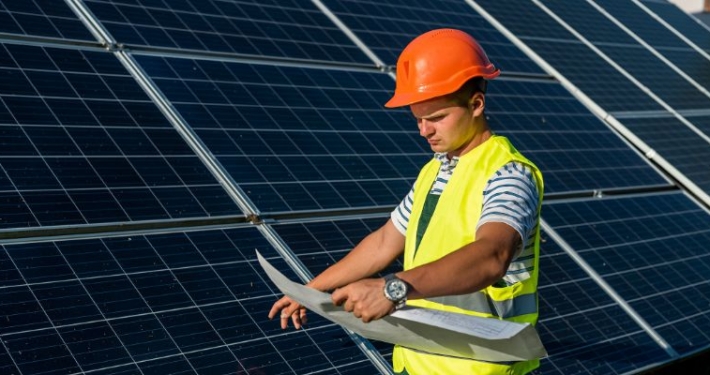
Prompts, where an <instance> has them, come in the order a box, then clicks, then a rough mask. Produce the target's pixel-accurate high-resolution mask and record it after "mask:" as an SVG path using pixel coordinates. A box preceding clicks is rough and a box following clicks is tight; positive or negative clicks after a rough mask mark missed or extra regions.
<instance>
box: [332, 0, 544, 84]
mask: <svg viewBox="0 0 710 375" xmlns="http://www.w3.org/2000/svg"><path fill="white" fill-rule="evenodd" d="M325 4H326V5H327V6H328V7H329V8H330V9H331V10H332V11H333V13H335V14H336V15H337V16H338V17H339V18H340V19H342V20H343V22H344V23H345V24H346V25H347V26H348V27H349V28H350V29H351V30H352V31H353V32H354V33H355V34H356V35H357V36H358V37H359V38H360V39H361V40H362V41H363V42H364V43H365V44H366V45H367V46H368V47H369V48H370V49H371V50H372V51H374V52H375V54H376V55H377V56H378V57H379V58H380V59H381V60H382V61H384V62H385V63H386V64H389V65H395V64H396V62H397V57H398V56H399V53H400V52H401V51H402V49H403V48H404V47H405V46H406V45H407V43H409V41H410V40H412V39H413V38H414V37H416V36H417V35H419V34H422V33H424V32H426V31H428V30H433V29H437V28H442V27H453V28H457V29H461V30H464V31H466V32H469V33H470V34H471V35H473V36H474V37H475V38H476V39H477V40H479V41H480V42H481V44H482V45H483V48H484V49H485V50H486V54H487V55H488V57H489V58H490V59H491V61H492V62H493V63H494V64H495V65H496V66H497V67H498V68H500V69H501V71H502V72H503V74H506V73H510V72H519V73H534V74H544V72H543V71H542V70H541V69H540V68H539V67H538V66H537V65H536V64H535V63H533V61H532V60H530V59H529V58H528V57H527V56H525V55H524V54H523V53H522V51H520V50H519V49H518V48H516V47H514V46H513V45H512V44H511V43H510V41H509V40H507V39H506V38H505V37H503V35H501V34H500V33H499V32H498V31H497V30H495V29H494V28H493V27H492V26H491V25H490V24H489V23H488V22H487V21H486V20H484V19H483V18H482V17H480V16H479V15H478V14H476V13H475V12H473V11H472V9H471V7H470V6H469V5H468V4H466V3H465V2H463V1H452V0H445V1H438V2H436V4H433V3H431V2H428V1H405V0H397V1H387V2H373V1H359V0H348V1H326V2H325Z"/></svg>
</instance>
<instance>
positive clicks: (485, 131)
mask: <svg viewBox="0 0 710 375" xmlns="http://www.w3.org/2000/svg"><path fill="white" fill-rule="evenodd" d="M480 120H481V121H480V123H478V124H475V125H474V129H476V132H475V133H474V134H473V136H472V137H471V139H469V141H468V142H466V144H465V145H464V146H463V147H461V148H459V149H458V150H454V151H451V152H449V153H447V154H446V156H447V157H448V158H449V160H451V158H453V157H454V156H458V157H461V156H463V155H465V154H467V153H469V152H470V151H471V150H473V149H475V148H476V147H478V146H479V145H481V144H482V143H483V142H485V141H487V140H488V139H489V138H491V137H492V136H493V132H492V131H491V129H490V128H489V127H488V121H486V118H485V117H481V118H480Z"/></svg>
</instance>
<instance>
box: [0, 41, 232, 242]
mask: <svg viewBox="0 0 710 375" xmlns="http://www.w3.org/2000/svg"><path fill="white" fill-rule="evenodd" d="M0 74H2V76H3V78H2V79H1V80H0V98H1V99H2V102H1V103H0V132H2V134H3V137H2V146H3V150H4V151H3V154H2V156H0V189H1V190H0V196H2V198H0V202H2V203H1V204H2V212H3V213H2V220H1V221H0V227H1V228H12V227H18V226H23V227H34V226H51V225H69V224H71V225H75V224H96V223H108V222H122V221H136V220H154V219H170V218H188V217H205V216H220V215H235V214H240V215H241V212H240V211H239V209H238V208H237V207H236V204H235V203H234V202H233V201H232V200H231V199H230V198H229V196H228V195H227V193H226V192H225V190H224V189H223V188H222V187H221V185H220V184H219V183H218V182H217V181H216V180H215V178H214V177H213V176H212V175H211V174H210V173H209V171H208V170H207V168H206V167H205V166H204V164H202V162H201V161H200V160H199V158H198V157H197V156H196V155H195V153H194V152H193V151H192V150H191V149H190V147H188V145H187V144H186V143H185V141H183V140H182V138H181V137H180V136H179V135H178V133H177V132H176V131H175V130H174V129H173V128H172V126H171V125H170V123H169V122H168V121H167V120H166V119H165V117H164V116H163V115H162V114H161V113H160V111H159V110H158V108H157V107H156V106H155V105H154V104H153V103H152V102H151V100H150V99H149V98H148V96H147V95H146V94H145V93H144V92H143V90H142V89H141V88H140V87H139V86H138V84H137V83H136V81H135V80H134V79H133V77H131V76H130V75H129V74H128V73H127V71H126V70H125V69H124V68H123V66H122V65H121V64H120V63H119V61H118V59H116V58H115V57H114V56H113V55H111V54H108V53H105V52H101V51H93V50H77V49H62V48H49V47H34V46H27V45H15V44H3V45H1V46H0Z"/></svg>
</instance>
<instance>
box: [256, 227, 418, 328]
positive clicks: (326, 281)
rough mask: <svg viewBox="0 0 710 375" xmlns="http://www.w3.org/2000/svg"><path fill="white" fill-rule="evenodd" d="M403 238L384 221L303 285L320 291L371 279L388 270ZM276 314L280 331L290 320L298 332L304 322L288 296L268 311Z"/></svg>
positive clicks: (301, 310)
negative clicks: (375, 274) (278, 315)
mask: <svg viewBox="0 0 710 375" xmlns="http://www.w3.org/2000/svg"><path fill="white" fill-rule="evenodd" d="M404 238H405V237H404V236H403V235H402V234H401V233H400V232H399V231H398V230H397V228H395V226H394V224H392V220H391V219H390V220H387V222H386V223H385V224H384V225H383V226H382V227H380V228H379V229H377V230H376V231H374V232H372V233H370V234H369V235H367V237H365V238H364V239H363V240H362V241H360V243H359V244H357V246H355V247H354V248H353V249H352V250H351V251H350V252H349V253H348V254H347V255H346V256H345V257H344V258H343V259H341V260H339V261H338V262H337V263H335V264H333V265H332V266H330V267H328V268H327V269H326V270H325V271H323V272H322V273H321V274H320V275H318V276H316V277H315V278H314V279H313V280H311V281H310V282H309V283H308V284H306V285H308V286H309V287H311V288H314V289H317V290H320V291H327V290H333V289H335V288H338V287H341V286H344V285H348V284H350V283H352V282H354V281H357V280H360V279H363V278H365V277H368V276H371V275H373V274H374V273H376V272H378V271H380V270H382V269H384V268H385V267H387V266H388V265H389V264H390V263H392V262H393V261H394V260H395V259H396V258H397V257H398V256H399V255H401V254H402V252H403V251H404ZM380 292H381V291H380ZM279 312H280V317H281V328H286V327H288V319H289V318H291V321H292V322H293V325H294V327H295V328H297V329H298V328H300V327H301V324H302V323H305V316H306V315H305V314H306V310H305V308H304V307H303V306H301V305H300V304H299V303H297V302H295V301H293V300H292V299H291V298H289V297H287V296H285V297H283V298H281V299H280V300H278V301H276V303H274V305H273V306H272V307H271V310H270V311H269V319H272V318H274V317H275V316H276V315H277V314H279Z"/></svg>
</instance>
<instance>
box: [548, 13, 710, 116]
mask: <svg viewBox="0 0 710 375" xmlns="http://www.w3.org/2000/svg"><path fill="white" fill-rule="evenodd" d="M616 3H626V2H623V1H622V2H619V1H617V2H616ZM544 4H545V5H546V6H547V7H548V8H550V9H551V10H552V11H553V12H555V14H557V15H558V16H559V17H560V18H562V19H563V20H564V21H565V22H566V23H567V24H569V25H570V26H571V27H572V28H574V29H575V30H576V31H577V32H579V33H580V34H581V35H582V36H583V37H584V38H586V39H587V40H589V41H590V42H592V43H594V44H595V45H596V46H597V47H598V48H599V49H600V50H601V51H602V52H604V54H606V55H607V56H609V57H610V58H611V59H612V60H613V61H614V62H616V63H617V64H619V65H620V66H621V67H622V68H623V69H624V70H626V71H627V72H629V73H630V74H631V75H632V76H633V77H634V78H636V79H637V80H638V81H640V82H641V83H642V84H643V85H644V86H646V87H648V88H649V89H651V91H652V92H653V93H654V94H656V95H657V96H659V97H660V98H661V99H662V100H663V101H665V102H666V103H668V104H669V105H670V106H671V107H674V108H676V109H699V108H708V107H710V98H708V96H706V95H705V94H703V93H702V92H701V91H699V90H698V89H697V88H696V87H694V86H693V85H692V84H691V83H689V82H688V81H687V80H686V79H685V78H683V77H682V76H681V75H680V74H678V73H676V72H675V71H674V70H672V69H671V68H670V67H669V66H668V65H667V64H666V63H665V62H663V61H662V60H660V59H659V58H657V57H656V56H655V55H653V54H652V53H651V52H650V51H649V50H648V49H646V47H643V46H641V44H639V43H638V42H636V41H635V40H634V39H632V38H631V36H629V35H628V34H627V33H626V32H625V31H623V30H622V29H620V28H619V27H618V26H616V25H615V24H613V23H612V22H611V21H610V20H609V19H608V18H606V17H605V16H603V15H602V14H601V13H599V12H598V11H597V10H596V9H594V8H593V7H592V6H591V5H589V4H588V3H587V2H586V1H583V0H565V1H562V0H546V1H545V2H544ZM628 4H629V5H630V6H633V7H635V5H633V4H631V3H630V2H628ZM639 10H640V9H639ZM651 21H653V22H655V21H654V20H651ZM647 23H648V22H647ZM656 24H657V22H656ZM658 26H660V25H658ZM660 27H662V26H660ZM664 30H666V31H667V29H665V28H664ZM655 35H656V33H654V38H655ZM661 35H663V34H661ZM679 42H680V43H679ZM605 43H613V45H607V44H605ZM674 46H675V47H687V45H686V44H684V43H682V42H681V41H680V40H679V39H677V38H676V43H675V44H674ZM577 58H579V57H577ZM553 65H554V62H553ZM568 78H570V79H572V80H573V81H575V80H574V78H573V77H568Z"/></svg>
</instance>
